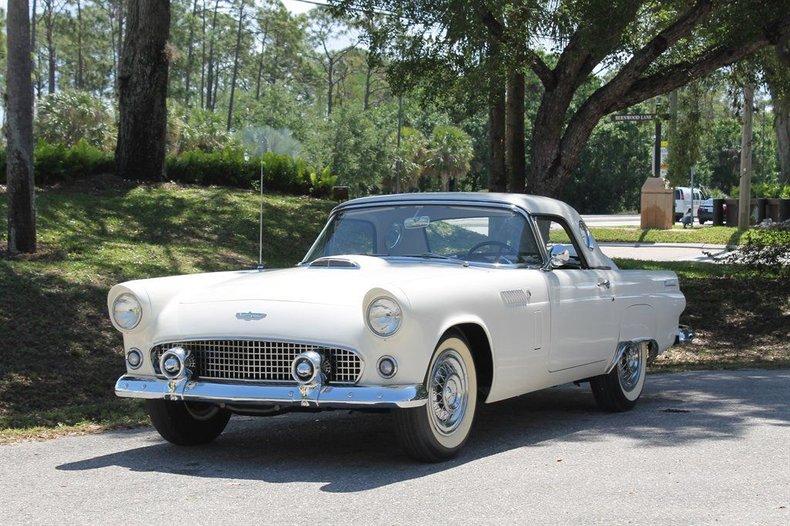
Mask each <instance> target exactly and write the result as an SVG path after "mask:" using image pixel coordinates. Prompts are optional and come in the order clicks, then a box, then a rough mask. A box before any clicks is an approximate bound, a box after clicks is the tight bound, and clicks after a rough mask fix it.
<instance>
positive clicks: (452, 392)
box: [428, 349, 468, 435]
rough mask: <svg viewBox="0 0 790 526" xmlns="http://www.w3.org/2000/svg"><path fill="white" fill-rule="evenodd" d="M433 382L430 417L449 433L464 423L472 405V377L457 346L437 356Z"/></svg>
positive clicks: (435, 423) (430, 392)
mask: <svg viewBox="0 0 790 526" xmlns="http://www.w3.org/2000/svg"><path fill="white" fill-rule="evenodd" d="M429 378H430V381H429V395H430V399H429V403H430V410H429V412H428V413H429V417H430V421H431V425H432V426H433V428H434V429H435V430H436V431H438V432H439V433H441V434H443V435H449V434H451V433H452V432H453V431H455V430H456V429H457V428H458V426H459V425H460V424H461V421H463V419H464V415H465V414H466V410H467V405H468V376H467V371H466V367H465V365H464V361H463V359H462V358H461V356H460V355H459V354H458V353H457V352H456V351H455V350H453V349H447V350H445V351H443V352H442V354H441V355H439V357H438V358H437V359H436V361H435V362H434V365H433V369H432V370H431V374H430V377H429Z"/></svg>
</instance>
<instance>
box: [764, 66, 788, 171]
mask: <svg viewBox="0 0 790 526" xmlns="http://www.w3.org/2000/svg"><path fill="white" fill-rule="evenodd" d="M771 80H773V79H770V78H769V82H768V88H769V89H770V92H771V104H772V105H773V107H774V112H773V113H774V131H775V132H776V150H777V151H776V153H777V155H778V157H779V183H780V184H790V93H788V88H787V87H782V86H776V85H773V84H774V83H773V82H771Z"/></svg>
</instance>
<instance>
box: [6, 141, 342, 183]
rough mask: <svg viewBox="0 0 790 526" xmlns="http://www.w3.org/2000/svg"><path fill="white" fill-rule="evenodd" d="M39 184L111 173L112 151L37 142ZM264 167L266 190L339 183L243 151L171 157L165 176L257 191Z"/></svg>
mask: <svg viewBox="0 0 790 526" xmlns="http://www.w3.org/2000/svg"><path fill="white" fill-rule="evenodd" d="M34 164H35V166H34V170H35V178H36V184H53V183H58V182H61V181H70V180H73V179H77V178H85V177H91V176H94V175H98V174H102V173H112V172H113V170H114V169H115V160H114V156H113V154H112V153H109V152H105V151H102V150H100V149H99V148H96V147H95V146H91V145H90V144H88V143H87V142H85V141H82V140H80V141H78V142H77V144H75V145H74V146H72V147H68V146H64V145H62V144H50V143H45V142H39V143H38V144H37V145H36V149H35V152H34ZM261 164H263V187H264V190H265V191H267V192H277V193H284V194H297V195H300V194H308V193H312V194H315V195H328V194H329V191H330V190H331V188H332V186H334V185H335V184H336V182H337V176H336V175H333V174H332V173H330V171H329V168H323V169H320V168H316V167H314V166H311V165H309V164H308V163H307V162H306V161H305V160H303V159H294V158H292V157H290V156H288V155H281V154H276V153H273V152H267V153H265V154H263V156H261V157H247V156H245V154H244V151H243V149H242V148H241V147H239V146H235V147H227V148H224V149H222V150H217V151H213V152H206V151H202V150H191V151H188V152H182V153H179V154H176V155H170V156H168V157H167V178H168V179H169V180H171V181H177V182H180V183H186V184H196V185H215V186H231V187H236V188H257V187H258V179H259V174H260V168H261ZM0 182H5V151H2V150H0Z"/></svg>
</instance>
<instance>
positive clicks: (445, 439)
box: [395, 332, 477, 462]
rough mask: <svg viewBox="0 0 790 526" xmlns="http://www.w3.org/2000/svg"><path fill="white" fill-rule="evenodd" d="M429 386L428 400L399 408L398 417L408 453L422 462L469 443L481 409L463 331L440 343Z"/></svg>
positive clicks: (450, 453) (451, 453)
mask: <svg viewBox="0 0 790 526" xmlns="http://www.w3.org/2000/svg"><path fill="white" fill-rule="evenodd" d="M425 388H426V390H427V391H428V402H427V403H426V404H425V405H424V406H422V407H415V408H411V409H399V410H397V411H396V412H395V420H396V423H397V428H398V435H399V437H400V441H401V444H402V446H403V448H404V450H405V451H406V453H408V454H409V455H410V456H411V457H413V458H415V459H417V460H420V461H422V462H439V461H442V460H446V459H448V458H451V457H453V456H454V455H455V454H457V453H458V451H460V449H461V448H462V447H463V445H464V443H466V439H467V438H468V437H469V432H470V431H471V429H472V423H473V422H474V417H475V410H476V409H477V371H476V370H475V363H474V359H473V358H472V352H471V349H470V348H469V344H468V343H467V342H466V339H465V338H464V337H463V336H462V335H461V334H460V333H456V332H453V333H449V334H447V335H446V336H445V337H444V338H442V340H441V341H440V342H439V344H438V345H437V346H436V350H435V351H434V353H433V358H432V359H431V363H430V366H429V367H428V374H427V376H426V379H425Z"/></svg>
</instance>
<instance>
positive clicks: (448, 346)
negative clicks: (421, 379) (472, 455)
mask: <svg viewBox="0 0 790 526" xmlns="http://www.w3.org/2000/svg"><path fill="white" fill-rule="evenodd" d="M446 350H454V351H455V352H457V353H458V355H459V356H460V357H461V359H462V360H463V362H464V367H465V368H466V375H467V378H466V381H467V406H466V412H465V414H464V416H463V419H462V420H461V423H460V424H459V425H458V427H457V428H456V429H455V430H453V432H452V433H450V434H444V433H441V432H439V431H438V430H437V429H435V428H434V425H433V424H432V419H431V415H430V414H427V415H426V416H427V421H428V427H429V429H430V431H431V434H432V435H433V437H434V439H435V440H436V441H437V442H438V443H439V444H440V445H441V446H442V447H445V448H447V449H455V448H457V447H459V446H461V445H462V444H463V443H464V441H465V440H466V437H467V436H469V431H470V430H471V428H472V422H473V421H474V417H475V410H476V408H477V371H476V370H475V363H474V359H473V358H472V352H471V351H470V350H469V347H468V346H467V344H466V343H465V342H464V341H463V340H461V339H460V338H455V337H452V338H447V339H446V340H444V341H442V342H441V344H440V345H439V346H438V347H437V348H436V352H435V353H434V355H433V358H432V359H431V363H430V365H429V367H428V375H430V374H431V371H433V366H434V364H435V363H436V360H437V359H438V358H439V356H440V355H441V354H442V352H444V351H446ZM426 388H428V390H429V391H430V378H426ZM424 407H425V410H426V411H427V412H430V411H432V410H433V409H432V408H431V403H430V401H429V402H428V403H427V404H425V406H424Z"/></svg>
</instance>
